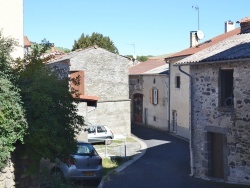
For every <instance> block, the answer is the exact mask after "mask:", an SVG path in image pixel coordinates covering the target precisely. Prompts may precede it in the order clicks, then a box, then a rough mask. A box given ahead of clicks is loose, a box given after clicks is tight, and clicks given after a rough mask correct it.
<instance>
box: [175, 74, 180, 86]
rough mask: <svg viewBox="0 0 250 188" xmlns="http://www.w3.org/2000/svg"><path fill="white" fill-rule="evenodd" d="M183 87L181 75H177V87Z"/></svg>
mask: <svg viewBox="0 0 250 188" xmlns="http://www.w3.org/2000/svg"><path fill="white" fill-rule="evenodd" d="M180 87H181V77H180V76H176V77H175V88H180Z"/></svg>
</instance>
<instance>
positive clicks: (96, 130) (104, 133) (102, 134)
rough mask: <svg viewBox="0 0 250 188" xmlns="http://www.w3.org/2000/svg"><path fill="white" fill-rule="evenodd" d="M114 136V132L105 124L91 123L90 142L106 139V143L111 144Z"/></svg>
mask: <svg viewBox="0 0 250 188" xmlns="http://www.w3.org/2000/svg"><path fill="white" fill-rule="evenodd" d="M113 138H114V134H113V132H112V131H111V130H110V129H109V128H108V127H107V126H105V125H90V126H88V142H89V143H98V142H104V143H105V141H106V144H107V145H109V144H111V143H112V140H111V139H113Z"/></svg>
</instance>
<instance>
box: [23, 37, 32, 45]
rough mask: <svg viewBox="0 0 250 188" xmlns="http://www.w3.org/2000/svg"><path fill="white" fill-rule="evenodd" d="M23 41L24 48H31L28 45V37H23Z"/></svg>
mask: <svg viewBox="0 0 250 188" xmlns="http://www.w3.org/2000/svg"><path fill="white" fill-rule="evenodd" d="M23 39H24V47H31V43H30V41H29V39H28V37H27V36H24V37H23Z"/></svg>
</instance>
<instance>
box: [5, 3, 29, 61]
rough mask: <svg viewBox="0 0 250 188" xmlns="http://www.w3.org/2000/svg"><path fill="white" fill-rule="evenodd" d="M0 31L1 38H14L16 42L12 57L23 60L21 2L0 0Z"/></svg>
mask: <svg viewBox="0 0 250 188" xmlns="http://www.w3.org/2000/svg"><path fill="white" fill-rule="evenodd" d="M0 30H1V31H2V33H3V36H5V37H11V38H14V39H15V40H16V41H17V42H18V45H17V46H16V47H15V49H14V51H13V52H12V54H11V55H12V57H13V58H18V57H20V58H23V57H24V35H23V0H8V1H5V0H0Z"/></svg>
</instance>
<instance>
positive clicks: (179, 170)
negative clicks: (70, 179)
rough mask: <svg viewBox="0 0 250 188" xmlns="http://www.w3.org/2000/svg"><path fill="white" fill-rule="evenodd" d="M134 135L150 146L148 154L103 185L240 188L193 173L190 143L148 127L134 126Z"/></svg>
mask: <svg viewBox="0 0 250 188" xmlns="http://www.w3.org/2000/svg"><path fill="white" fill-rule="evenodd" d="M132 134H134V135H135V136H137V137H138V138H140V139H142V140H143V141H144V142H145V143H146V144H147V146H148V148H147V150H146V153H145V154H144V155H143V156H142V157H141V158H140V159H139V160H137V161H135V162H134V163H133V164H132V165H130V166H128V167H127V168H126V169H124V170H123V171H121V172H120V173H115V174H112V175H111V176H110V177H109V179H108V180H105V182H104V184H103V188H200V187H201V188H236V187H237V188H238V187H246V186H237V185H229V184H225V183H217V182H211V181H206V180H201V179H198V178H194V177H191V176H189V174H190V166H189V160H190V157H189V144H188V142H186V141H184V140H181V139H179V138H176V137H174V136H171V135H169V134H167V133H166V132H162V131H158V130H155V129H149V128H146V127H144V126H139V125H132Z"/></svg>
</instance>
